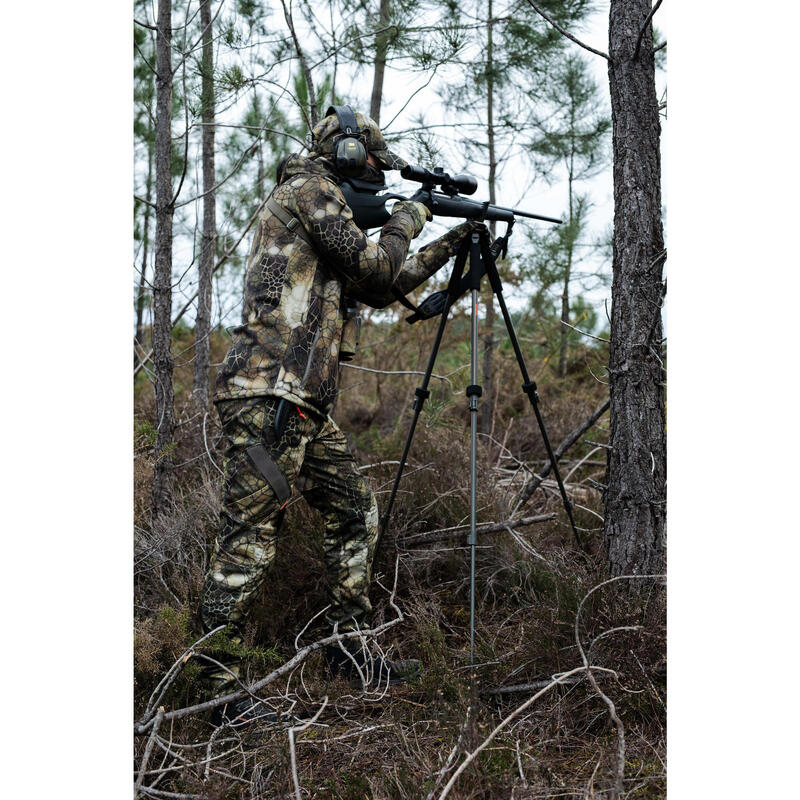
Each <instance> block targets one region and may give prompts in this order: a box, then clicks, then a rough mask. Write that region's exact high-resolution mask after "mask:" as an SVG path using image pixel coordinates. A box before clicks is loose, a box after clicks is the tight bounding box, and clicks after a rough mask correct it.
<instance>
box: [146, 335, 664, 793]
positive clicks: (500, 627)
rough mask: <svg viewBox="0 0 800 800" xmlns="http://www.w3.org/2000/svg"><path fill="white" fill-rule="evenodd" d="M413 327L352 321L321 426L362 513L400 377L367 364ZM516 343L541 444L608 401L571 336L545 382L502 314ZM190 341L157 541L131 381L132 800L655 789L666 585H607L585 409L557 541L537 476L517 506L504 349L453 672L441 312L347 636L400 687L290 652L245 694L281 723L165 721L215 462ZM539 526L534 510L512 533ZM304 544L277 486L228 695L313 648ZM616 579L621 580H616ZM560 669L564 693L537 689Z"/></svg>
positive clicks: (190, 672) (305, 523)
mask: <svg viewBox="0 0 800 800" xmlns="http://www.w3.org/2000/svg"><path fill="white" fill-rule="evenodd" d="M426 324H427V325H428V326H429V327H427V328H425V327H424V325H426ZM432 327H433V324H432V323H423V324H422V325H418V326H413V327H411V326H408V325H406V324H405V323H404V322H402V321H401V322H397V323H394V324H388V323H383V324H374V325H371V326H368V328H367V330H366V333H367V341H366V342H364V343H363V346H362V349H361V350H360V353H359V356H358V357H357V360H356V362H355V366H356V367H362V368H366V370H365V369H357V368H350V367H345V368H343V371H342V391H341V394H340V398H339V402H338V403H337V407H336V409H335V413H334V416H335V418H336V420H337V422H338V423H339V425H340V426H341V428H342V429H343V430H344V431H345V433H346V434H347V435H348V438H349V440H350V442H351V446H352V449H353V452H354V455H355V458H356V462H357V463H358V464H359V465H361V468H362V469H363V472H364V474H365V475H366V476H367V478H368V480H369V481H370V483H371V485H372V487H373V489H374V490H375V492H376V494H377V496H378V502H379V505H380V504H382V502H385V500H386V498H387V496H388V493H389V489H390V487H391V482H392V479H393V476H394V471H395V469H396V462H397V459H398V458H399V455H400V452H401V449H402V444H403V441H404V439H405V435H406V431H407V427H408V422H409V420H410V416H411V401H412V399H413V391H414V387H415V386H418V385H419V382H420V380H421V377H420V376H418V375H394V374H386V373H389V372H392V371H399V370H419V369H423V368H424V365H425V362H426V360H427V355H428V352H429V350H430V346H431V341H432V337H433V330H432ZM518 332H519V334H520V339H521V341H522V342H523V347H524V349H525V351H526V354H528V353H532V357H531V358H530V361H529V363H528V368H529V370H530V372H531V375H532V377H533V378H534V379H535V380H536V381H537V382H538V384H539V394H540V397H541V408H542V412H543V416H544V419H545V422H546V424H547V428H548V432H549V434H550V439H551V441H552V444H553V447H554V448H555V447H557V446H558V444H559V443H561V442H562V441H563V440H564V439H565V438H566V437H567V436H568V435H569V433H570V432H571V431H573V430H574V429H576V428H577V427H578V426H579V425H580V424H581V423H582V422H583V421H584V420H586V419H587V418H588V417H589V416H590V415H591V414H592V413H593V412H594V411H595V410H596V409H598V408H599V407H600V406H601V405H602V404H603V402H604V401H605V400H606V398H607V386H606V385H605V383H604V382H603V380H602V376H603V374H604V373H603V365H604V364H605V363H607V352H605V351H604V349H603V348H604V345H602V344H599V345H596V346H595V344H594V343H593V344H592V346H587V345H586V344H584V343H582V342H580V341H579V342H577V343H574V344H573V347H572V351H571V356H570V369H569V374H568V375H567V377H566V378H560V377H558V376H557V375H556V374H555V370H554V369H553V366H552V364H551V361H550V359H549V357H548V352H552V348H550V347H549V346H548V343H547V338H546V336H545V338H544V339H542V336H543V334H542V332H541V331H540V330H538V329H535V328H533V327H531V329H530V330H528V329H527V328H526V327H525V325H524V324H523V325H522V326H521V330H519V331H518ZM191 336H192V332H191V330H189V329H188V328H180V327H179V328H178V329H177V330H176V333H175V341H174V344H173V352H175V353H176V354H177V353H180V354H181V355H179V356H178V357H177V358H176V371H175V386H176V416H177V419H178V421H179V423H180V425H179V427H178V429H177V433H176V445H175V448H174V452H173V453H172V457H173V460H174V463H175V464H176V469H175V501H174V505H173V507H172V509H171V510H170V512H169V513H168V514H167V515H165V516H164V517H163V518H162V520H161V521H160V523H159V524H158V526H157V527H156V528H153V527H152V526H151V523H150V487H151V480H152V469H153V454H152V444H153V439H154V401H153V391H152V385H151V384H150V382H149V380H148V377H147V374H145V373H140V375H139V376H138V378H137V383H136V385H135V420H134V459H135V468H134V481H135V485H134V506H135V509H134V510H135V565H134V587H135V597H134V615H135V619H134V626H135V634H134V657H135V663H134V676H135V691H134V700H135V708H134V719H135V720H137V723H138V726H139V727H138V730H137V732H136V735H135V736H134V749H135V753H134V757H135V773H134V780H136V782H137V787H138V791H139V796H140V797H150V798H177V797H181V798H183V797H186V798H202V799H203V800H234V798H240V799H242V800H267V798H309V797H310V798H319V799H320V800H334V799H335V800H364V799H365V798H370V799H371V800H384V799H385V800H389V799H390V798H391V799H392V800H401V799H402V800H423V799H425V800H438V799H439V798H444V797H449V798H453V800H467V798H486V799H487V800H488V799H489V798H514V799H515V800H527V799H528V798H530V799H531V800H532V799H533V798H542V799H544V798H613V797H628V798H663V797H665V795H666V768H665V760H666V728H665V726H666V713H665V712H666V705H665V704H666V639H665V624H666V614H665V593H664V591H663V589H662V586H661V585H660V582H651V581H635V582H633V581H626V580H620V581H614V582H610V583H605V581H606V579H607V576H606V573H605V565H604V552H603V542H602V512H603V509H602V495H601V487H602V481H603V476H604V472H605V449H604V447H603V446H602V445H603V444H605V443H606V442H607V437H608V433H607V425H608V422H607V415H605V416H601V417H600V419H599V421H598V422H597V424H596V425H594V426H593V427H591V429H589V430H588V431H586V432H585V433H584V434H583V435H582V436H581V437H579V439H578V441H577V442H576V444H575V445H574V446H573V447H571V448H570V449H569V450H568V451H567V452H566V453H565V455H564V456H563V458H562V459H561V461H560V468H561V474H562V476H563V477H564V479H565V482H566V484H567V488H568V493H569V495H570V497H571V499H572V501H573V503H574V504H575V509H576V515H575V518H576V522H577V525H578V526H579V532H580V534H581V538H582V548H579V547H578V546H577V545H576V542H575V540H574V536H573V533H572V531H571V529H570V527H569V524H568V521H567V518H566V515H565V513H564V510H563V508H562V506H561V500H560V497H559V494H558V490H557V488H556V485H555V482H554V481H553V480H552V478H553V476H552V475H550V476H548V477H547V479H545V480H544V481H543V482H542V483H541V485H540V486H539V487H538V488H537V489H536V491H534V492H533V493H532V495H531V496H530V498H529V499H528V500H526V501H524V502H522V498H523V496H524V495H523V493H524V490H525V487H526V486H527V485H528V484H529V482H530V481H531V480H532V478H533V477H534V476H535V475H536V474H538V473H539V472H540V471H541V470H542V469H543V467H544V466H545V465H546V463H547V458H546V453H545V449H544V446H543V444H542V440H541V436H540V434H539V431H538V427H537V425H536V421H535V418H534V416H533V414H532V412H531V409H530V406H529V404H528V400H527V398H526V397H525V395H524V394H523V393H522V391H521V389H520V388H519V387H520V384H521V380H520V377H519V372H518V368H517V365H516V362H515V361H514V359H513V354H512V353H511V350H510V347H509V346H508V343H507V342H503V343H502V344H501V346H500V348H499V349H498V351H497V352H496V354H495V373H496V378H495V382H494V386H493V387H492V389H493V392H491V393H490V394H493V395H494V398H495V402H494V411H493V418H492V425H491V432H490V434H489V435H484V436H481V437H480V443H479V467H478V486H479V488H478V522H479V524H480V523H506V524H504V525H497V526H496V529H495V530H494V531H493V532H488V533H484V534H479V546H478V548H477V551H476V554H477V563H476V588H477V591H476V630H475V642H476V644H475V649H476V652H475V666H474V667H473V668H472V669H470V665H469V549H468V548H467V547H466V533H465V531H464V530H463V528H462V529H461V530H459V531H455V532H442V529H444V528H450V527H453V526H464V525H467V524H468V522H469V451H470V437H469V414H468V412H467V409H466V398H465V396H464V388H465V386H466V384H467V383H469V370H468V367H467V368H464V367H465V365H466V364H468V362H469V355H468V336H467V335H466V327H465V325H464V322H463V320H455V321H454V323H453V324H452V325H451V327H450V330H449V331H448V334H447V338H446V342H448V343H446V345H445V347H444V348H443V350H442V353H441V354H440V357H439V359H438V362H437V365H436V369H435V370H434V371H435V373H436V374H438V375H443V376H447V377H446V378H444V379H438V378H437V379H434V381H433V382H432V384H431V390H432V396H431V398H430V400H428V402H427V403H426V406H425V410H424V411H423V413H422V416H421V418H420V424H419V426H418V428H417V434H416V436H415V438H414V443H413V447H412V450H411V454H410V459H409V463H408V466H407V468H406V473H405V477H404V479H403V482H402V484H401V491H400V493H399V495H398V499H397V502H396V504H395V511H394V514H393V518H392V524H391V525H390V529H389V532H388V535H387V540H386V541H385V542H384V544H383V546H382V549H381V552H380V554H379V557H378V562H377V564H376V566H375V576H376V579H375V581H374V586H373V591H372V595H371V597H372V601H373V605H374V608H375V614H374V619H373V625H374V626H379V625H382V624H383V623H389V622H393V624H391V625H388V626H387V627H386V629H385V630H384V631H383V632H382V633H381V634H379V635H377V636H375V637H368V638H369V645H370V646H371V647H373V648H380V649H382V650H383V651H384V652H388V653H390V654H391V655H392V656H397V657H401V658H419V659H421V660H422V661H423V663H424V667H425V669H424V673H423V675H422V677H421V678H420V679H419V680H417V681H415V682H413V683H410V684H408V685H404V686H400V687H380V688H379V689H378V690H374V689H372V690H368V691H362V690H360V689H359V690H355V689H353V688H352V687H351V686H349V685H347V684H345V683H344V682H342V681H338V680H337V681H330V680H328V679H326V677H325V674H324V672H323V668H322V663H321V662H322V659H321V655H320V653H319V651H312V652H310V653H308V655H307V656H306V657H305V658H302V659H299V658H298V660H297V664H296V668H294V669H290V670H286V671H284V672H283V673H282V674H280V675H279V677H277V678H276V679H275V680H274V681H272V682H270V683H269V684H268V685H267V686H265V687H263V688H262V689H261V690H259V692H258V695H259V696H260V697H264V698H267V699H268V700H269V702H270V703H271V704H272V706H273V707H274V708H275V709H276V710H279V711H281V712H286V713H287V714H288V713H289V712H291V714H292V715H293V716H294V717H295V718H299V719H300V720H301V722H297V721H295V722H293V723H291V724H290V725H289V726H288V727H287V726H284V727H266V726H261V727H259V726H256V725H251V726H248V727H246V728H244V729H236V728H232V727H230V726H228V727H222V728H219V729H214V728H213V727H212V726H211V724H210V722H209V714H208V712H202V713H194V714H188V715H186V716H181V715H180V713H178V714H177V715H176V712H177V711H178V710H179V709H182V708H186V707H189V706H191V705H193V704H196V703H198V702H199V701H200V700H202V699H203V698H202V697H201V696H200V695H199V694H198V673H199V664H198V661H199V658H198V656H196V655H194V652H193V651H192V650H191V648H192V645H193V644H194V643H195V642H196V640H197V639H198V638H199V637H200V630H199V626H198V624H197V616H196V614H197V605H198V597H199V591H200V587H201V585H202V579H203V574H204V572H205V569H206V567H207V564H208V558H209V554H210V551H211V548H212V546H213V542H214V537H215V534H216V526H217V517H218V513H219V502H220V493H221V475H220V472H219V468H220V467H221V466H222V460H223V454H222V442H221V437H220V429H219V422H218V419H217V416H216V412H215V411H214V410H213V409H212V410H211V411H210V412H209V413H208V414H207V415H204V414H202V413H201V414H198V413H197V411H196V410H195V409H194V407H193V406H192V403H191V399H190V392H191V383H192V372H191ZM228 342H229V338H228V337H227V335H226V334H224V333H223V332H217V333H215V334H214V337H213V342H212V362H214V363H219V362H220V361H221V360H222V356H223V355H224V352H225V350H226V349H227V345H228ZM526 357H528V356H527V355H526ZM368 370H376V371H368ZM377 370H381V371H382V372H380V371H377ZM481 402H482V403H483V402H486V398H483V399H482V400H481ZM541 516H543V517H546V519H544V520H543V521H539V522H534V523H531V522H528V523H527V524H526V523H522V522H520V521H521V520H523V519H526V518H530V517H541ZM432 532H435V533H432ZM428 534H431V535H428ZM431 539H434V540H435V541H431ZM321 540H322V521H321V519H320V517H319V515H318V514H317V513H316V512H314V511H312V510H311V509H309V508H308V506H307V505H306V504H305V502H304V501H303V500H302V499H301V498H299V496H298V495H295V496H294V497H293V498H292V500H291V501H290V503H289V506H288V508H287V512H286V518H285V520H284V525H283V528H282V534H281V539H280V542H279V548H278V554H277V559H276V563H275V564H274V566H273V569H272V571H271V573H270V577H269V579H268V580H267V581H266V587H265V592H264V597H263V602H262V603H261V604H260V606H259V608H258V611H257V614H256V615H255V619H254V620H253V622H252V624H251V625H250V627H249V629H248V634H247V641H246V643H245V651H246V655H247V670H248V680H249V681H250V682H254V681H256V680H257V679H259V678H263V677H264V676H266V675H268V674H269V673H271V672H273V671H277V672H279V673H280V672H281V669H280V668H281V667H282V665H284V664H286V663H287V662H289V661H290V659H292V658H297V656H298V651H302V649H303V648H304V647H305V646H307V645H309V644H312V643H313V642H315V641H316V640H318V639H320V638H321V637H323V636H325V635H327V632H326V631H325V630H323V629H322V627H321V626H319V624H318V622H313V623H312V624H311V625H310V626H309V627H308V628H307V629H306V630H305V631H304V632H303V633H302V634H301V635H300V636H299V637H298V633H300V632H301V631H302V630H303V629H304V628H305V626H306V625H307V623H309V621H311V620H312V619H313V618H315V616H316V615H318V614H319V612H321V611H322V610H323V609H324V607H325V605H326V594H325V586H324V579H323V568H322V543H321ZM395 581H396V590H395V594H394V596H392V588H393V586H394V585H395ZM633 583H636V584H642V585H639V586H637V591H632V590H631V586H632V584H633ZM217 644H218V642H217ZM208 646H209V642H205V643H202V644H200V645H198V646H197V648H196V652H198V653H202V652H203V650H204V648H205V647H208ZM187 651H188V652H189V653H191V655H188V656H187ZM587 664H588V665H590V666H591V669H590V670H587V669H586V665H587ZM173 665H176V666H175V667H174V669H172V670H171V668H173ZM170 670H171V671H170ZM168 673H169V678H168V679H167V680H166V681H164V682H163V683H162V684H161V688H163V687H164V685H165V684H168V688H167V691H166V692H165V693H164V694H163V696H161V697H159V694H160V693H161V688H159V683H160V682H162V679H164V678H165V676H166V675H167V674H168ZM565 674H569V675H568V677H565V678H562V679H560V680H562V682H558V681H557V680H555V679H554V676H559V675H561V676H563V675H565ZM524 704H527V705H525V707H524V708H520V707H522V706H523V705H524ZM159 707H163V715H162V713H161V712H159V711H158V708H159ZM312 718H314V721H313V722H312V723H311V724H310V725H308V726H306V727H303V723H305V722H308V721H309V720H311V719H312ZM498 727H499V730H498ZM301 728H303V729H302V730H301Z"/></svg>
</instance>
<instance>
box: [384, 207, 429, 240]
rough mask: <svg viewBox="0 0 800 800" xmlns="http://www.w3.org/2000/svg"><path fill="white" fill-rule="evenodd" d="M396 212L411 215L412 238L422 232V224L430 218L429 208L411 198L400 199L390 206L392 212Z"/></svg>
mask: <svg viewBox="0 0 800 800" xmlns="http://www.w3.org/2000/svg"><path fill="white" fill-rule="evenodd" d="M398 212H405V213H406V214H408V216H409V217H411V220H412V222H413V223H414V233H413V234H412V235H411V238H412V239H416V238H417V236H419V235H420V233H421V232H422V227H423V225H425V223H426V222H429V221H430V220H431V219H432V216H431V212H430V209H429V208H428V207H427V206H425V205H423V204H422V203H416V202H414V201H413V200H401V201H400V202H399V203H395V204H394V206H393V207H392V214H393V215H394V214H397V213H398Z"/></svg>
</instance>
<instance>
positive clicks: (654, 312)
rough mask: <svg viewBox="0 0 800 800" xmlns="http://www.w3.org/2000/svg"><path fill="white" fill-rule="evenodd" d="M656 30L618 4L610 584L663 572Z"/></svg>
mask: <svg viewBox="0 0 800 800" xmlns="http://www.w3.org/2000/svg"><path fill="white" fill-rule="evenodd" d="M650 20H651V8H650V0H611V10H610V15H609V62H608V77H609V86H610V89H611V112H612V121H613V131H614V139H613V146H614V282H613V286H612V306H611V348H610V355H609V375H610V381H611V431H610V439H609V444H610V449H609V451H608V475H607V481H606V482H607V485H608V488H607V489H606V493H605V537H606V543H607V546H608V566H609V571H610V572H611V574H612V575H625V574H648V573H660V572H663V570H664V567H665V548H666V540H665V515H666V502H665V501H666V435H665V405H664V400H665V397H664V383H663V373H662V364H661V359H660V358H659V355H658V347H659V346H660V343H661V333H662V327H661V301H662V297H663V294H662V292H663V284H662V273H663V266H664V261H665V258H666V251H665V250H664V234H663V228H662V222H661V156H660V151H659V140H660V132H661V125H660V121H659V116H658V101H657V98H656V90H655V65H654V57H653V32H652V23H651V21H650Z"/></svg>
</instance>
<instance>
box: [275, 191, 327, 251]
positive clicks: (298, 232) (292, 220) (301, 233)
mask: <svg viewBox="0 0 800 800" xmlns="http://www.w3.org/2000/svg"><path fill="white" fill-rule="evenodd" d="M267 208H268V209H269V210H270V211H271V212H272V213H273V214H274V215H275V216H276V217H277V218H278V219H279V220H280V221H281V222H282V223H283V224H284V225H285V226H286V227H287V228H288V229H289V230H290V231H291V232H292V233H293V234H294V235H295V236H298V237H299V238H300V239H302V240H303V241H304V242H305V243H306V244H307V245H308V246H309V247H310V248H311V249H312V250H314V249H315V248H314V242H312V241H311V237H310V236H309V235H308V232H307V231H306V229H305V228H304V227H303V223H302V222H300V220H299V219H298V218H297V217H296V216H294V214H292V213H290V212H289V211H287V210H286V209H285V208H283V207H282V206H280V205H279V204H278V203H277V202H276V200H275V198H273V197H270V198H269V199H268V200H267Z"/></svg>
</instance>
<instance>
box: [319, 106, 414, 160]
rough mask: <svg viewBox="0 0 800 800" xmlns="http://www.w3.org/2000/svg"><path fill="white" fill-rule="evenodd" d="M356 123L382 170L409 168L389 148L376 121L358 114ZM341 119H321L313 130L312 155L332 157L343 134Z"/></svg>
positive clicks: (334, 117)
mask: <svg viewBox="0 0 800 800" xmlns="http://www.w3.org/2000/svg"><path fill="white" fill-rule="evenodd" d="M356 123H357V124H358V127H359V128H361V133H362V134H363V135H364V137H365V139H366V144H367V152H368V153H371V154H372V155H373V156H375V159H376V161H377V162H378V163H379V164H380V165H381V169H384V170H387V169H403V167H405V166H408V163H407V162H406V161H405V159H402V158H400V156H398V155H397V154H396V153H393V152H392V151H391V150H390V149H389V148H388V147H387V146H386V140H385V139H384V138H383V134H382V133H381V129H380V128H379V127H378V124H377V123H376V122H375V120H374V119H371V118H370V117H368V116H367V115H366V114H361V113H359V112H356ZM341 132H342V131H341V128H340V127H339V118H338V117H337V116H336V114H329V115H328V116H327V117H324V118H323V119H321V120H320V121H319V122H318V123H317V124H316V125H315V126H314V128H313V129H312V131H311V138H312V145H311V150H310V154H311V155H321V156H330V155H332V154H333V143H334V140H335V139H336V137H337V136H338V135H339V134H340V133H341Z"/></svg>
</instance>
